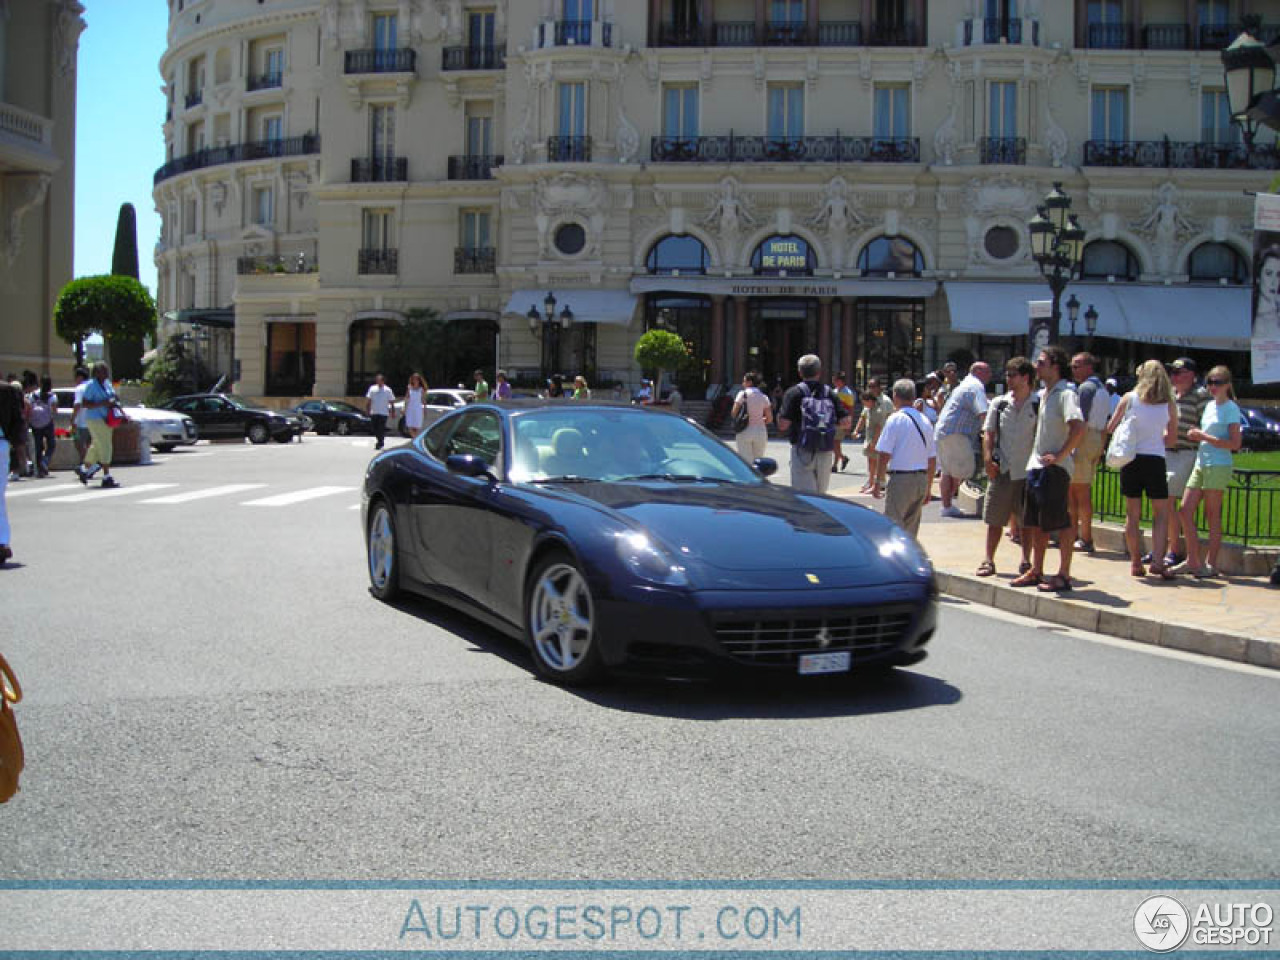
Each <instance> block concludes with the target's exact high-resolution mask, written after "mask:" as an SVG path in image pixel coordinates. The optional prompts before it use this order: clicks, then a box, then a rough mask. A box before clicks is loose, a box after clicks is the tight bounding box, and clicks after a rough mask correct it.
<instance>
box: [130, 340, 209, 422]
mask: <svg viewBox="0 0 1280 960" xmlns="http://www.w3.org/2000/svg"><path fill="white" fill-rule="evenodd" d="M144 376H145V377H146V379H147V380H148V381H150V383H151V392H150V394H148V396H147V403H149V404H151V405H152V406H157V405H159V404H161V403H164V401H166V400H168V399H169V398H170V397H176V396H178V395H180V394H183V393H187V392H188V391H189V390H190V389H192V385H193V384H195V389H197V390H198V389H199V384H201V383H209V382H210V381H211V380H212V379H213V377H212V376H211V374H210V372H209V368H208V366H207V365H206V364H205V362H204V359H203V358H200V359H197V358H196V357H195V356H194V354H193V352H192V351H191V350H190V349H189V341H188V340H187V339H186V338H184V337H170V338H169V339H168V340H166V341H165V342H164V343H163V344H161V345H160V348H159V349H158V350H157V351H156V355H155V356H154V357H152V358H151V360H149V361H148V362H147V365H146V368H145V370H144Z"/></svg>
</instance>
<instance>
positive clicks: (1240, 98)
mask: <svg viewBox="0 0 1280 960" xmlns="http://www.w3.org/2000/svg"><path fill="white" fill-rule="evenodd" d="M1241 19H1242V21H1243V23H1244V30H1243V32H1242V33H1241V34H1240V36H1238V37H1236V38H1235V40H1234V41H1233V42H1232V44H1231V46H1229V47H1227V49H1225V50H1223V51H1222V69H1223V72H1224V73H1225V74H1226V80H1227V101H1228V104H1229V107H1230V109H1231V121H1232V122H1233V123H1237V124H1239V125H1240V133H1241V136H1242V137H1243V138H1244V149H1245V153H1246V155H1251V154H1252V153H1253V138H1254V137H1255V136H1256V135H1257V133H1258V127H1259V126H1260V125H1262V126H1267V127H1270V128H1271V129H1273V130H1276V129H1280V100H1277V97H1276V91H1275V85H1276V62H1275V60H1274V58H1273V57H1272V55H1271V53H1270V52H1269V51H1268V50H1267V48H1266V47H1265V46H1263V45H1262V43H1261V42H1260V41H1259V40H1258V39H1257V37H1256V33H1257V32H1258V29H1259V28H1260V27H1261V18H1259V17H1258V16H1256V15H1248V16H1245V17H1242V18H1241Z"/></svg>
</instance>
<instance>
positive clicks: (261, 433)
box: [245, 423, 271, 443]
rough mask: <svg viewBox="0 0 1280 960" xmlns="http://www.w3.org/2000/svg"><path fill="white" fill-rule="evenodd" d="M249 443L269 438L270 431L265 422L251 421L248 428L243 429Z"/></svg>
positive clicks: (265, 440) (264, 440)
mask: <svg viewBox="0 0 1280 960" xmlns="http://www.w3.org/2000/svg"><path fill="white" fill-rule="evenodd" d="M245 435H246V436H248V438H249V442H250V443H266V442H267V441H268V440H270V439H271V431H270V430H268V429H267V425H266V424H265V423H251V424H249V429H248V430H246V431H245Z"/></svg>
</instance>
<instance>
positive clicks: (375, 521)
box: [365, 499, 400, 601]
mask: <svg viewBox="0 0 1280 960" xmlns="http://www.w3.org/2000/svg"><path fill="white" fill-rule="evenodd" d="M365 556H366V557H367V559H368V564H369V592H370V593H372V594H373V595H374V596H375V597H377V598H378V599H379V600H384V601H386V600H394V599H395V598H396V597H397V596H399V594H400V557H399V555H398V548H397V542H396V521H395V517H394V516H393V515H392V513H391V506H390V505H389V504H388V503H387V501H386V500H382V499H378V500H375V501H374V502H373V508H372V509H371V510H370V512H369V526H368V528H367V529H366V530H365Z"/></svg>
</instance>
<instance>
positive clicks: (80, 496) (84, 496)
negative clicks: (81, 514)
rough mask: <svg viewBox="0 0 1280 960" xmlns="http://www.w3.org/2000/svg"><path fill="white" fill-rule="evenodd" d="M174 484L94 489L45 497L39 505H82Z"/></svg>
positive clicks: (162, 488)
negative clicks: (67, 494)
mask: <svg viewBox="0 0 1280 960" xmlns="http://www.w3.org/2000/svg"><path fill="white" fill-rule="evenodd" d="M176 486H177V484H176V483H141V484H139V485H138V486H136V487H119V488H118V489H115V490H103V489H101V488H98V487H95V488H93V489H92V490H90V491H88V492H87V493H77V494H76V495H75V496H71V497H47V498H46V499H44V500H41V501H40V502H41V503H83V502H85V501H87V500H105V499H106V498H108V497H128V496H132V495H134V494H138V493H149V492H150V491H152V490H164V489H167V488H168V487H176Z"/></svg>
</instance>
